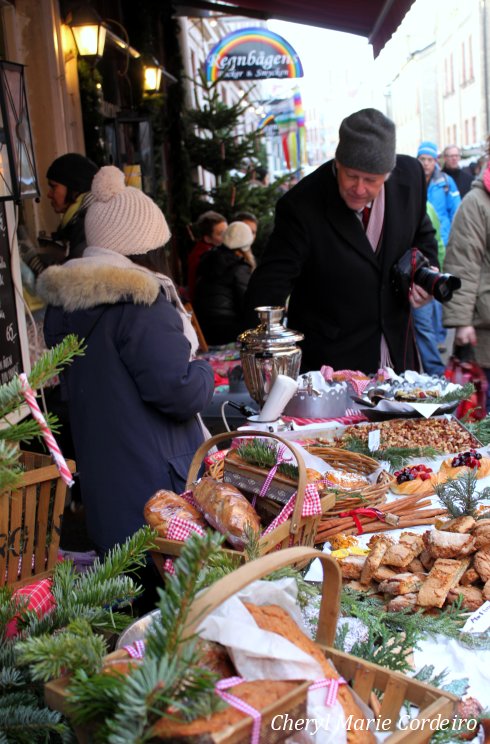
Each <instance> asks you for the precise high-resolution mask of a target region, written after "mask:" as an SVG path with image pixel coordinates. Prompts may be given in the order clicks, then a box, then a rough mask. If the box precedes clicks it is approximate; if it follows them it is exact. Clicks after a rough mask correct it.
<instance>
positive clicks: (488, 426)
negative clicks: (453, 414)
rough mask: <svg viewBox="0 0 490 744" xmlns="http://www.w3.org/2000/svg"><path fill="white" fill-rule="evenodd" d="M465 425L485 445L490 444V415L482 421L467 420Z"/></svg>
mask: <svg viewBox="0 0 490 744" xmlns="http://www.w3.org/2000/svg"><path fill="white" fill-rule="evenodd" d="M465 426H466V428H467V429H468V431H470V432H471V433H472V434H473V436H475V437H476V438H477V439H478V440H479V441H480V442H481V443H482V444H483V445H487V444H490V415H488V416H485V418H484V419H481V420H480V421H467V422H465Z"/></svg>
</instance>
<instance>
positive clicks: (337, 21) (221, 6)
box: [174, 0, 414, 57]
mask: <svg viewBox="0 0 490 744" xmlns="http://www.w3.org/2000/svg"><path fill="white" fill-rule="evenodd" d="M413 2H414V0H300V1H299V2H298V0H234V1H233V2H220V1H219V0H217V2H212V1H211V0H182V2H180V0H174V6H175V7H176V8H179V6H185V8H186V11H187V12H188V14H189V15H190V11H191V10H192V9H199V10H205V11H213V12H215V13H226V14H228V15H230V14H231V15H239V16H245V17H250V18H257V19H261V20H269V19H271V18H275V19H277V20H282V21H291V22H293V23H304V24H307V25H310V26H320V27H322V28H330V29H333V30H335V31H345V32H347V33H351V34H358V35H359V36H366V37H367V39H368V41H369V42H370V44H372V45H373V52H374V56H375V57H377V56H378V54H379V53H380V51H381V50H382V49H383V47H384V45H385V44H386V42H387V41H389V39H390V38H391V36H392V35H393V34H394V32H395V31H396V29H397V28H398V26H399V25H400V23H401V22H402V20H403V18H404V17H405V15H406V13H407V12H408V10H409V9H410V6H411V5H412V4H413ZM179 9H180V10H181V8H179Z"/></svg>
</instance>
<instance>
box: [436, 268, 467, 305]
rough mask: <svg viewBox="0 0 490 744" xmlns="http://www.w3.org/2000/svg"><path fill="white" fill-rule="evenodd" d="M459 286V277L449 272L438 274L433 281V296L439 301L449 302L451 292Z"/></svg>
mask: <svg viewBox="0 0 490 744" xmlns="http://www.w3.org/2000/svg"><path fill="white" fill-rule="evenodd" d="M460 288H461V279H459V278H458V277H457V276H452V275H451V274H439V275H438V278H437V279H436V281H435V283H434V297H435V299H436V300H439V302H449V300H450V299H451V297H452V296H453V292H455V291H456V290H457V289H460Z"/></svg>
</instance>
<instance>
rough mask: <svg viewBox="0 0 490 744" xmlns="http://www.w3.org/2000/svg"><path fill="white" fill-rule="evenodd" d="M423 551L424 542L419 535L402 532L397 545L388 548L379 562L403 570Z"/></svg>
mask: <svg viewBox="0 0 490 744" xmlns="http://www.w3.org/2000/svg"><path fill="white" fill-rule="evenodd" d="M423 549H424V541H423V539H422V536H421V535H417V534H415V533H414V532H402V534H401V535H400V539H399V541H398V543H397V544H396V545H392V546H391V547H390V548H388V550H387V551H386V553H385V554H384V556H383V560H382V561H381V562H382V564H383V565H384V566H395V567H396V568H405V567H406V566H408V564H409V563H411V561H413V559H414V558H417V556H419V555H420V553H421V552H422V550H423Z"/></svg>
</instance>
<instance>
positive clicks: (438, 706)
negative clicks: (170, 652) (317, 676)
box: [187, 547, 459, 744]
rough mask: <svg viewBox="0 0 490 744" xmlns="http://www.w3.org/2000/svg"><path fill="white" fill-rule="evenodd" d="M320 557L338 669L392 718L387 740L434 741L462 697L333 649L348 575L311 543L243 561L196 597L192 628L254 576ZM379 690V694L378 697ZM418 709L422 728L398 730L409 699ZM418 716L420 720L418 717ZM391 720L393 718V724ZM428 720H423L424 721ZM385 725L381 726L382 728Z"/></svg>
mask: <svg viewBox="0 0 490 744" xmlns="http://www.w3.org/2000/svg"><path fill="white" fill-rule="evenodd" d="M313 558H319V559H320V561H321V563H322V568H323V584H322V599H321V605H320V613H319V618H318V631H317V637H316V642H317V643H318V644H319V645H320V646H321V648H322V649H323V651H324V653H325V655H326V656H327V657H328V658H329V659H331V660H332V662H333V663H334V666H335V668H336V670H337V672H338V673H339V674H340V675H341V676H342V677H343V678H344V679H345V680H346V681H347V682H348V683H349V684H350V685H351V686H352V688H353V689H354V690H355V692H356V693H357V695H358V696H359V697H360V698H361V699H362V700H363V701H364V702H365V703H366V705H368V706H370V707H371V708H372V709H373V711H374V713H375V716H379V720H380V722H383V721H386V722H387V723H386V724H385V725H386V728H385V729H383V731H387V730H390V731H393V733H391V734H390V735H389V736H388V737H387V738H385V739H383V743H384V744H422V743H423V742H428V741H429V740H430V738H431V736H432V734H433V733H434V731H433V730H431V728H430V722H431V721H436V720H437V719H438V718H439V716H440V718H441V719H444V718H449V719H450V718H451V716H452V714H453V709H454V706H455V705H456V703H457V702H458V700H459V698H458V697H456V696H455V695H452V694H451V693H449V692H446V691H443V690H440V689H437V688H436V687H432V686H431V685H427V684H425V683H424V682H418V681H417V680H414V679H411V678H410V677H407V676H405V675H404V674H401V673H400V672H394V671H391V670H389V669H385V668H383V667H381V666H379V665H377V664H372V663H371V662H368V661H364V660H363V659H359V658H357V657H356V656H352V655H351V654H346V653H343V652H341V651H337V650H336V649H334V648H332V645H333V642H334V639H335V632H336V628H337V621H338V617H339V610H340V593H341V586H342V577H341V573H340V569H339V567H338V564H337V562H336V561H335V560H334V559H333V558H331V557H330V556H328V555H325V554H324V553H320V552H319V551H318V550H314V549H313V548H306V547H294V548H290V549H288V550H283V551H280V552H274V553H271V554H269V555H266V556H263V557H261V558H259V559H258V560H256V561H252V562H250V563H247V564H245V565H243V566H240V568H238V569H237V570H236V571H233V573H230V574H228V575H227V576H225V577H224V578H222V579H220V581H218V582H216V584H213V585H212V586H211V587H209V589H207V590H206V591H205V592H202V594H200V595H199V597H198V598H197V599H196V600H195V602H194V603H193V605H192V608H191V612H190V616H189V622H188V626H187V632H188V634H189V635H192V634H193V633H195V631H196V629H197V627H198V626H199V624H200V622H201V620H202V616H203V613H207V612H208V608H209V607H211V608H214V607H218V606H219V605H220V604H221V603H222V602H224V601H225V600H226V599H228V598H229V597H231V596H233V595H234V594H236V592H238V591H240V589H243V588H244V587H246V586H248V585H249V584H250V583H251V582H252V581H255V580H256V579H260V578H262V577H264V576H267V575H268V574H269V573H271V572H272V571H276V570H278V569H280V568H283V567H284V566H289V565H295V564H298V563H304V562H305V561H310V560H312V559H313ZM374 691H376V695H375V696H374ZM406 701H407V702H409V703H411V704H412V705H413V706H415V707H417V708H418V715H417V716H416V719H417V720H418V721H420V727H419V728H417V724H415V723H414V724H413V728H410V729H407V730H396V731H395V728H396V724H397V721H398V718H399V715H400V714H401V712H402V708H403V706H404V703H405V702H406ZM414 720H415V719H414ZM388 722H390V723H388ZM422 722H424V723H423V725H422ZM380 730H381V728H380Z"/></svg>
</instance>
